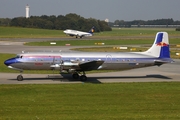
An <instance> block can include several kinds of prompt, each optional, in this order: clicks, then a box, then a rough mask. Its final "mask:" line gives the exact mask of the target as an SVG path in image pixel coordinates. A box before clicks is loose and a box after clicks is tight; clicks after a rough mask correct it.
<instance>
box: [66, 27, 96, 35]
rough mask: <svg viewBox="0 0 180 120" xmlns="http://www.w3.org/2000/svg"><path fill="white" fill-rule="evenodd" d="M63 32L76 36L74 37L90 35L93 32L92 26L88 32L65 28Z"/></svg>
mask: <svg viewBox="0 0 180 120" xmlns="http://www.w3.org/2000/svg"><path fill="white" fill-rule="evenodd" d="M63 32H64V33H65V34H67V35H69V36H72V37H73V36H76V38H78V37H79V38H82V37H89V36H92V35H93V33H94V27H92V28H91V29H90V30H89V32H82V31H78V30H71V29H67V30H64V31H63Z"/></svg>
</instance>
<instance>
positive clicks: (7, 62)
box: [4, 58, 16, 66]
mask: <svg viewBox="0 0 180 120" xmlns="http://www.w3.org/2000/svg"><path fill="white" fill-rule="evenodd" d="M13 63H16V59H15V58H11V59H8V60H6V61H4V64H5V65H6V66H9V65H11V64H13Z"/></svg>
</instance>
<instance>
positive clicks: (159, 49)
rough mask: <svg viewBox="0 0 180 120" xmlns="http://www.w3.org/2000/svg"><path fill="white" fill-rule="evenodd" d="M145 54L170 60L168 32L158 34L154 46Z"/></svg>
mask: <svg viewBox="0 0 180 120" xmlns="http://www.w3.org/2000/svg"><path fill="white" fill-rule="evenodd" d="M145 54H147V55H151V56H154V57H159V58H170V51H169V38H168V33H167V32H158V33H157V34H156V37H155V40H154V44H153V45H152V46H151V48H150V49H149V50H147V51H145Z"/></svg>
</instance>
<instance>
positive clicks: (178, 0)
mask: <svg viewBox="0 0 180 120" xmlns="http://www.w3.org/2000/svg"><path fill="white" fill-rule="evenodd" d="M27 4H28V5H29V6H30V16H31V15H32V16H41V15H56V16H57V15H66V14H68V13H76V14H78V15H80V16H82V17H85V18H95V19H99V20H105V19H106V18H108V19H109V21H111V22H114V21H115V20H125V21H132V20H154V19H162V18H173V19H174V20H180V0H0V18H14V17H20V16H24V17H25V6H26V5H27Z"/></svg>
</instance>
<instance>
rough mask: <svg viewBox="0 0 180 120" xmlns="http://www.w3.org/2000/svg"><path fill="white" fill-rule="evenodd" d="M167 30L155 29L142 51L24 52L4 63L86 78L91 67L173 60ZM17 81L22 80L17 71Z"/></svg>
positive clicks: (124, 67)
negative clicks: (150, 42) (158, 30)
mask: <svg viewBox="0 0 180 120" xmlns="http://www.w3.org/2000/svg"><path fill="white" fill-rule="evenodd" d="M172 62H173V60H172V59H171V58H170V51H169V38H168V33H167V32H158V33H157V34H156V37H155V40H154V43H153V45H152V46H151V47H150V48H149V49H148V50H147V51H144V52H28V53H26V52H23V53H21V54H17V56H16V57H14V58H11V59H8V60H6V61H5V62H4V64H5V65H6V66H7V67H8V68H11V69H14V70H18V71H20V72H23V70H59V71H60V73H62V72H64V71H66V72H68V73H70V74H72V77H73V78H74V79H79V78H80V80H81V81H86V80H87V77H86V74H85V72H86V71H91V70H129V69H135V68H142V67H150V66H161V65H163V64H165V63H172ZM17 80H18V81H22V80H23V76H22V75H21V74H20V75H18V76H17Z"/></svg>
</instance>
